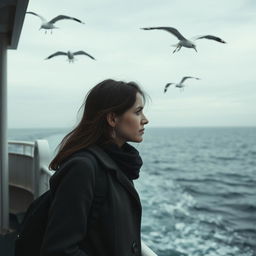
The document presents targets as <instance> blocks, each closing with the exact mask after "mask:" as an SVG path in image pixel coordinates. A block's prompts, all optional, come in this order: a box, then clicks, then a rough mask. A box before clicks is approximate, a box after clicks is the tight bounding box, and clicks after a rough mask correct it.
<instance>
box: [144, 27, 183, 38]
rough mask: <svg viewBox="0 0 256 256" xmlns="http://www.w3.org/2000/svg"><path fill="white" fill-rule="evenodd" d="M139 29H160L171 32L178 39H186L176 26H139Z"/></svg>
mask: <svg viewBox="0 0 256 256" xmlns="http://www.w3.org/2000/svg"><path fill="white" fill-rule="evenodd" d="M141 29H144V30H151V29H161V30H165V31H167V32H169V33H171V34H173V35H174V36H176V37H177V38H178V39H179V40H186V38H185V37H184V36H183V35H182V34H181V33H180V32H179V31H178V30H177V29H176V28H173V27H151V28H141Z"/></svg>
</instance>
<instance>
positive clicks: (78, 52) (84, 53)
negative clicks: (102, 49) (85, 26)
mask: <svg viewBox="0 0 256 256" xmlns="http://www.w3.org/2000/svg"><path fill="white" fill-rule="evenodd" d="M73 54H74V55H86V56H88V57H89V58H91V59H93V60H95V58H94V57H93V56H92V55H90V54H88V53H87V52H85V51H77V52H74V53H73Z"/></svg>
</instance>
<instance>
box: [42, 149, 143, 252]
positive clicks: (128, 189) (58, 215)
mask: <svg viewBox="0 0 256 256" xmlns="http://www.w3.org/2000/svg"><path fill="white" fill-rule="evenodd" d="M87 150H89V152H88V151H87V152H86V153H85V152H83V154H82V155H81V154H80V153H75V154H74V155H73V156H72V157H70V159H69V160H68V161H67V162H66V163H65V165H64V167H63V168H66V171H65V175H64V177H63V178H62V179H61V182H59V184H58V187H57V190H56V192H55V197H54V200H53V203H52V205H51V208H50V212H49V220H48V224H47V228H46V233H45V236H44V240H43V245H42V248H41V254H40V255H41V256H71V255H72V256H132V255H136V256H141V236H140V233H141V212H142V208H141V203H140V198H139V195H138V193H137V191H136V189H135V187H134V185H133V182H132V181H130V180H129V179H128V178H127V177H126V176H125V175H124V173H123V172H122V171H121V170H120V169H119V167H118V166H117V165H116V163H115V162H114V161H113V160H112V159H111V158H110V157H109V156H108V154H106V153H105V152H104V151H103V150H102V149H101V148H100V147H99V146H91V147H90V148H89V149H87ZM92 155H93V157H95V159H96V161H92V160H93V159H92V158H91V157H92ZM93 162H95V163H96V165H95V163H93ZM63 168H62V169H63ZM96 168H97V169H96ZM58 173H59V170H58V171H57V172H56V173H55V174H54V175H53V176H52V178H51V180H50V186H51V187H54V185H55V184H57V183H58V180H59V179H60V178H59V176H61V175H58ZM96 175H106V179H105V180H106V181H107V183H108V184H107V188H108V189H107V195H106V196H105V199H104V203H103V204H102V205H101V207H100V216H98V218H97V221H96V222H95V223H94V225H93V226H92V227H91V226H90V225H89V223H90V216H91V215H90V209H91V206H92V205H93V199H94V192H95V184H96V182H97V180H98V178H99V177H98V176H97V178H96ZM102 177H103V176H102ZM90 227H91V228H90Z"/></svg>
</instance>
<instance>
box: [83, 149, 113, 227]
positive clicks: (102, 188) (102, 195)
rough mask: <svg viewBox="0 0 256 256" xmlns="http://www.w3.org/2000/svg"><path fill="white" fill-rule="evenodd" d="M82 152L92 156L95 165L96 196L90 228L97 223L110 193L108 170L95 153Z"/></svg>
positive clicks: (92, 207)
mask: <svg viewBox="0 0 256 256" xmlns="http://www.w3.org/2000/svg"><path fill="white" fill-rule="evenodd" d="M80 154H81V156H82V155H83V154H85V155H86V157H88V158H90V160H91V161H92V163H93V165H94V167H95V191H94V195H95V196H94V199H93V202H92V206H91V210H90V213H89V217H88V228H91V227H92V226H94V224H96V222H97V220H98V218H99V217H100V215H101V212H102V208H103V204H104V202H105V199H106V196H107V193H108V184H109V182H108V177H107V171H106V170H105V168H101V164H100V163H99V162H98V161H97V159H96V157H95V156H94V155H93V153H91V152H90V151H89V150H88V151H86V152H85V153H84V152H81V153H79V155H80Z"/></svg>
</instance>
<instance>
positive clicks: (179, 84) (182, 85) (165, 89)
mask: <svg viewBox="0 0 256 256" xmlns="http://www.w3.org/2000/svg"><path fill="white" fill-rule="evenodd" d="M189 78H193V79H196V80H200V78H198V77H193V76H184V77H183V78H182V79H181V81H180V82H179V83H178V84H176V83H168V84H166V85H165V87H164V93H166V92H167V89H168V87H169V86H170V85H172V84H174V85H175V87H177V88H180V89H182V88H183V89H184V87H185V85H184V84H183V83H184V82H185V80H187V79H189Z"/></svg>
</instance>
